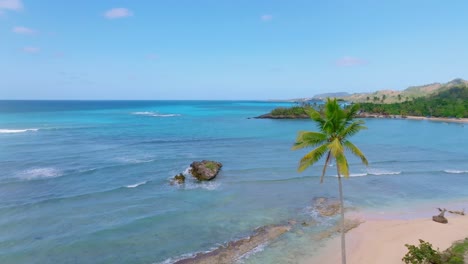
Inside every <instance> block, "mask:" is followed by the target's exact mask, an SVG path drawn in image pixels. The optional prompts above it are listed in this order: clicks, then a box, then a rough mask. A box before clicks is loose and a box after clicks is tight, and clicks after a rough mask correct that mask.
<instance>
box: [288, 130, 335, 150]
mask: <svg viewBox="0 0 468 264" xmlns="http://www.w3.org/2000/svg"><path fill="white" fill-rule="evenodd" d="M326 140H327V135H325V134H323V133H319V132H309V131H299V133H297V138H296V143H294V145H293V147H292V150H297V149H301V148H305V147H315V146H317V145H319V144H323V143H324V142H325V141H326Z"/></svg>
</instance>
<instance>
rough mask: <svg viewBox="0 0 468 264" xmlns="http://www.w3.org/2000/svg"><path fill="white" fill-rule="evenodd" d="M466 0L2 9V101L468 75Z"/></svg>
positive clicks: (200, 1) (278, 94)
mask: <svg viewBox="0 0 468 264" xmlns="http://www.w3.org/2000/svg"><path fill="white" fill-rule="evenodd" d="M467 11H468V1H464V0H451V1H440V0H437V1H436V0H425V1H418V0H412V1H408V0H392V1H370V0H369V1H360V0H353V1H333V0H330V1H310V0H308V1H293V0H291V1H284V0H281V1H280V0H277V1H275V0H270V1H255V0H235V1H234V0H230V1H228V0H224V1H223V0H211V1H207V0H197V1H192V0H184V1H183V0H172V1H160V0H154V1H150V0H146V1H143V0H141V1H130V0H126V1H125V0H121V1H117V0H116V1H113V0H102V1H101V0H100V1H95V0H80V1H60V0H40V1H38V0H0V72H1V73H2V74H1V76H0V99H155V100H158V99H286V98H298V97H310V96H313V95H314V94H317V93H323V92H336V91H347V92H365V91H373V90H377V89H398V90H400V89H404V88H406V87H408V86H411V85H420V84H426V83H432V82H446V81H449V80H451V79H454V78H457V77H460V78H468V76H467V69H468V16H466V15H464V14H465V13H466V12H467Z"/></svg>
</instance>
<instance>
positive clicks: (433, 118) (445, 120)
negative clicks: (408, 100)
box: [359, 113, 468, 123]
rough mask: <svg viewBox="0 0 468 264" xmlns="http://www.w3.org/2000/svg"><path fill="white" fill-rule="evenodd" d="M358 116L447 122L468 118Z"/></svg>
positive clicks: (464, 121) (363, 116)
mask: <svg viewBox="0 0 468 264" xmlns="http://www.w3.org/2000/svg"><path fill="white" fill-rule="evenodd" d="M359 118H379V119H410V120H427V121H435V122H447V123H468V118H448V117H425V116H401V115H378V114H367V113H364V114H361V115H360V116H359Z"/></svg>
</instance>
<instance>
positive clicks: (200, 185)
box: [184, 180, 221, 191]
mask: <svg viewBox="0 0 468 264" xmlns="http://www.w3.org/2000/svg"><path fill="white" fill-rule="evenodd" d="M184 185H185V186H184V187H185V189H186V190H193V189H205V190H208V191H214V190H217V189H219V187H220V186H221V184H220V183H218V182H213V181H203V182H198V181H196V180H193V181H190V180H189V181H187V180H186V181H185V184H184Z"/></svg>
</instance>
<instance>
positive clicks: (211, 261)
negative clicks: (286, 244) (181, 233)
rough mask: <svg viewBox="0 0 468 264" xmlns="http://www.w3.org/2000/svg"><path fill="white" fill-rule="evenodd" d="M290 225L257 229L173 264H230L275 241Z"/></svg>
mask: <svg viewBox="0 0 468 264" xmlns="http://www.w3.org/2000/svg"><path fill="white" fill-rule="evenodd" d="M290 229H291V225H290V224H288V225H271V226H264V227H260V228H257V229H256V230H255V231H254V233H253V235H251V236H250V237H247V238H243V239H240V240H237V241H233V242H229V243H228V244H227V245H225V246H220V247H219V248H217V249H215V250H213V251H211V252H208V253H199V254H197V255H196V256H194V257H192V258H188V259H182V260H179V261H177V262H175V264H202V263H203V264H231V263H236V261H237V260H238V259H239V257H241V256H242V255H244V254H246V253H248V252H250V251H252V250H253V249H254V248H256V247H258V246H259V245H262V244H265V243H268V242H270V241H273V240H275V239H276V238H278V237H279V236H281V235H282V234H284V233H286V232H288V231H289V230H290Z"/></svg>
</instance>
